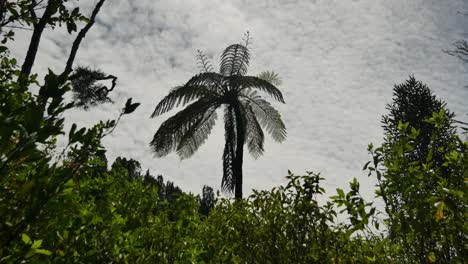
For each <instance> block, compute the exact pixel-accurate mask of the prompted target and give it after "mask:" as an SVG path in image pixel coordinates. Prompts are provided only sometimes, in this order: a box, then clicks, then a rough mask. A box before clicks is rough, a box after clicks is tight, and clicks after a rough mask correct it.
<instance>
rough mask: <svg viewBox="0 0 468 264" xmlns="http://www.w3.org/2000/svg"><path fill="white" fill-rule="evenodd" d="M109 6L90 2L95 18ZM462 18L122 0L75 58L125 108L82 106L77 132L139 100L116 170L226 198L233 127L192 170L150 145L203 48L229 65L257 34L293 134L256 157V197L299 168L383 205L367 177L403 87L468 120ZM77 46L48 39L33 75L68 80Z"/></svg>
mask: <svg viewBox="0 0 468 264" xmlns="http://www.w3.org/2000/svg"><path fill="white" fill-rule="evenodd" d="M95 2H96V1H95V0H88V1H86V0H85V1H80V2H79V3H80V5H82V6H86V7H88V8H84V9H83V11H84V12H88V13H89V12H90V9H89V7H91V5H92V4H94V3H95ZM459 12H465V13H468V1H466V0H444V1H440V0H392V1H388V0H361V1H360V0H353V1H351V0H346V1H344V0H341V1H332V0H321V1H320V0H317V1H315V0H301V1H295V0H255V1H247V0H244V1H241V0H236V1H227V0H225V1H217V0H198V1H195V0H192V1H190V0H166V1H156V0H138V1H128V0H108V1H107V2H106V4H105V5H104V7H103V9H102V10H101V13H100V14H99V18H98V21H97V24H95V26H94V27H93V28H92V29H91V31H90V32H89V33H88V36H87V38H86V39H85V41H84V42H83V43H82V45H81V48H80V50H79V53H78V57H77V59H76V61H75V62H76V65H89V66H92V67H98V68H100V69H101V70H103V71H105V72H106V73H109V74H113V75H116V76H118V78H119V79H118V85H117V87H116V91H115V92H113V93H112V95H111V98H112V99H113V100H114V101H115V102H116V104H114V105H111V104H109V105H104V106H100V107H97V108H94V109H91V110H89V111H87V112H85V111H75V110H73V111H72V112H70V113H69V114H67V118H68V123H67V125H66V126H67V129H68V127H69V126H71V124H72V123H73V122H76V123H78V124H79V125H82V126H84V125H86V126H90V125H92V124H94V123H96V122H98V121H99V120H102V119H109V118H116V117H117V116H118V113H119V110H120V108H121V107H122V106H123V104H124V102H125V100H126V99H127V98H128V97H133V100H134V101H136V102H141V106H140V108H138V109H137V111H136V112H135V113H134V114H132V115H130V116H125V117H124V118H123V119H122V121H121V123H120V125H119V126H118V128H117V129H116V130H115V131H114V133H113V134H112V135H110V136H109V137H107V138H105V140H104V144H105V146H106V147H107V150H108V152H107V157H108V159H109V161H110V162H112V161H113V160H114V159H115V158H116V157H117V156H124V157H127V158H133V159H136V160H138V161H140V162H141V164H142V167H143V169H144V170H146V169H150V171H151V173H152V174H153V175H157V174H162V175H164V177H165V178H166V179H169V180H171V181H174V182H175V183H176V184H177V185H179V186H180V187H181V188H182V189H183V190H186V191H191V192H194V193H200V192H201V189H202V186H203V185H204V184H207V185H210V186H212V187H214V188H215V189H220V184H221V176H222V162H221V156H222V152H223V148H224V134H223V133H224V132H223V122H222V119H218V122H217V123H218V124H217V126H216V127H215V129H214V130H213V133H212V135H211V136H210V137H209V138H208V140H207V142H206V143H205V145H204V146H203V147H201V148H200V149H199V151H198V152H197V153H196V154H195V155H194V156H193V157H192V158H191V159H188V160H183V161H180V159H179V158H178V157H177V156H176V154H171V155H169V156H167V157H165V158H159V159H158V158H154V156H153V155H152V153H151V151H150V148H149V142H150V141H151V139H152V137H153V134H154V133H155V132H156V130H157V128H158V127H159V125H160V124H161V122H162V121H164V120H165V119H167V118H168V117H170V116H171V115H173V114H174V113H175V111H173V112H170V113H168V114H165V115H163V116H161V117H158V118H156V119H150V114H151V113H152V111H153V109H154V107H155V106H156V104H157V103H158V102H159V100H161V99H162V98H163V96H165V95H166V94H167V93H168V91H169V90H170V89H171V88H172V87H174V86H176V85H180V84H183V83H185V82H186V81H188V80H189V78H190V77H191V76H193V75H195V74H197V73H198V72H199V70H198V68H197V61H196V59H195V56H196V54H197V53H196V51H197V49H201V50H203V51H204V52H205V53H206V54H207V55H208V56H209V57H210V58H212V61H213V64H214V65H215V66H217V65H218V62H219V55H220V53H221V52H222V50H223V49H224V48H225V47H226V46H228V45H230V44H233V43H239V42H240V41H241V39H242V37H243V35H244V33H245V32H246V31H247V30H249V31H250V32H251V36H252V37H253V44H252V46H251V52H252V59H251V67H250V70H249V74H251V75H255V74H257V73H259V72H261V71H264V70H274V71H276V72H278V73H280V75H281V77H282V79H283V84H282V86H280V89H281V90H282V92H283V94H284V97H285V101H286V104H285V105H281V104H279V103H273V104H274V106H275V107H276V108H277V109H279V111H280V112H281V113H282V116H283V119H284V121H285V123H286V126H287V130H288V138H287V140H286V141H285V142H283V143H282V144H277V143H274V142H272V141H270V140H268V141H267V143H266V146H265V150H266V151H265V154H264V156H262V157H260V158H259V159H257V160H254V159H253V158H251V157H250V156H247V157H246V159H245V160H244V193H245V194H250V193H251V189H252V188H254V189H270V188H272V187H274V186H277V185H280V184H282V183H284V182H285V179H284V176H285V175H286V174H287V170H288V169H290V170H291V171H293V172H295V173H297V174H300V173H303V172H304V171H306V170H308V171H316V172H322V176H323V177H324V178H326V188H327V190H328V191H329V194H331V193H332V192H334V189H335V188H337V187H340V188H347V185H348V182H349V181H350V180H351V179H352V178H353V177H357V178H358V179H359V180H360V181H361V186H362V189H363V191H364V193H365V194H367V195H366V196H372V193H373V189H374V188H373V184H374V183H373V181H372V180H371V179H368V178H367V172H363V171H362V170H361V169H362V166H363V164H364V163H365V162H366V161H368V160H369V159H370V156H369V155H368V153H367V150H366V148H367V145H368V144H369V143H371V142H373V143H374V144H379V143H380V142H381V139H382V137H383V136H382V129H381V128H380V119H381V116H382V115H383V114H385V113H386V110H385V104H386V103H389V102H390V101H391V98H392V88H393V85H394V84H396V83H401V82H403V81H405V80H406V79H407V78H408V75H410V74H414V76H415V77H416V79H418V80H421V81H423V82H424V83H426V84H427V85H428V86H429V87H430V88H431V89H432V90H433V92H434V93H435V94H436V95H437V96H438V97H439V98H441V99H443V100H445V101H446V102H447V104H448V108H449V109H451V110H452V111H454V112H455V113H456V114H457V115H458V116H459V117H460V118H462V119H465V120H466V113H468V104H467V103H466V102H467V101H468V89H467V88H464V86H465V85H467V84H468V67H467V65H466V64H465V65H463V64H462V63H461V62H460V61H459V60H457V59H456V58H454V57H451V56H448V55H447V54H445V53H443V51H442V50H446V49H450V48H451V44H452V43H453V42H454V41H456V40H458V39H461V38H464V37H465V38H467V37H468V36H467V34H468V16H467V15H463V14H460V13H459ZM73 38H74V36H70V35H68V34H67V33H66V32H64V31H63V30H62V31H54V32H52V31H51V30H47V31H46V32H45V35H44V38H43V39H42V42H41V46H40V50H39V55H38V57H37V60H36V64H35V67H34V69H33V71H34V72H39V73H43V72H44V71H45V70H46V69H47V68H48V67H49V68H51V69H52V70H55V71H57V72H59V71H61V70H62V69H63V67H64V64H65V60H66V57H67V56H68V52H69V48H70V46H71V45H70V43H71V41H72V40H73ZM28 41H29V36H28V32H23V33H21V34H19V36H18V38H17V41H16V43H15V46H14V47H13V50H14V54H15V55H16V56H17V57H18V58H19V59H20V62H22V59H23V58H24V52H25V50H26V48H27V45H28V44H29V42H28ZM215 68H217V67H215ZM221 116H222V115H221Z"/></svg>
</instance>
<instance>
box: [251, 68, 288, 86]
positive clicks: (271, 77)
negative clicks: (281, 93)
mask: <svg viewBox="0 0 468 264" xmlns="http://www.w3.org/2000/svg"><path fill="white" fill-rule="evenodd" d="M257 78H260V79H262V80H265V81H267V82H269V83H271V84H273V85H274V86H280V85H281V84H282V83H283V80H282V79H281V77H280V76H279V74H278V73H276V72H274V71H264V72H262V73H260V74H259V75H257Z"/></svg>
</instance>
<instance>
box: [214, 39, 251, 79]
mask: <svg viewBox="0 0 468 264" xmlns="http://www.w3.org/2000/svg"><path fill="white" fill-rule="evenodd" d="M249 60H250V52H249V49H248V48H247V47H245V46H244V45H241V44H233V45H230V46H228V47H227V48H226V49H225V50H224V52H223V54H222V55H221V66H220V69H219V72H220V73H221V74H222V75H224V76H233V75H245V74H246V73H247V67H248V66H249Z"/></svg>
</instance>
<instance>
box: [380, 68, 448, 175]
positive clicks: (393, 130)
mask: <svg viewBox="0 0 468 264" xmlns="http://www.w3.org/2000/svg"><path fill="white" fill-rule="evenodd" d="M393 96H394V97H393V102H392V103H391V104H388V105H387V110H389V112H390V113H389V114H388V115H384V116H383V117H382V127H383V129H384V131H385V135H387V136H391V138H390V139H388V138H387V139H386V141H387V143H388V144H391V143H393V142H395V141H399V140H400V139H401V138H403V137H407V136H408V135H402V134H401V133H400V132H399V128H398V124H399V122H401V123H407V122H408V123H409V126H410V127H413V128H415V129H417V130H419V136H418V138H417V142H416V144H415V150H414V151H413V152H412V153H409V154H408V155H410V156H411V160H413V161H421V162H424V161H425V159H426V157H427V155H428V154H429V151H430V149H431V148H433V149H441V148H443V147H444V146H447V144H449V141H450V138H452V135H453V134H454V133H455V126H454V125H453V123H454V120H453V118H454V116H455V114H454V113H452V112H450V110H448V109H447V107H446V103H445V102H443V101H442V100H439V99H437V98H436V97H435V95H433V94H432V92H431V90H430V89H429V87H427V86H426V85H425V84H424V83H422V82H420V81H416V79H415V78H414V77H413V76H410V77H409V80H407V81H406V82H405V83H403V84H399V85H395V88H394V89H393ZM441 110H444V111H445V120H444V123H443V124H442V129H438V130H437V132H436V133H437V134H436V135H435V138H434V139H435V140H432V134H433V132H435V131H436V129H435V127H434V125H433V124H430V123H428V122H426V121H425V120H426V119H428V118H430V117H432V113H433V112H440V111H441ZM407 133H410V132H409V131H408V132H407ZM445 154H446V153H444V152H443V151H442V152H435V153H433V157H434V161H435V162H436V165H437V166H441V165H442V163H443V160H444V158H443V156H444V155H445Z"/></svg>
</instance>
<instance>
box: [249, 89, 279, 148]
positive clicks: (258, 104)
mask: <svg viewBox="0 0 468 264" xmlns="http://www.w3.org/2000/svg"><path fill="white" fill-rule="evenodd" d="M242 98H244V101H247V102H246V103H249V105H250V106H251V108H252V110H253V113H254V114H255V116H256V117H257V118H258V120H259V121H260V124H261V125H262V127H264V128H265V130H266V131H267V132H268V133H269V134H270V135H271V137H272V138H273V139H274V140H275V141H278V142H282V141H284V140H285V139H286V135H287V133H286V126H285V125H284V123H283V120H282V119H281V114H280V113H279V112H278V110H276V109H275V108H273V106H271V104H270V103H269V102H268V101H266V100H264V99H263V98H261V97H260V96H258V95H256V93H255V92H252V93H250V94H248V95H242Z"/></svg>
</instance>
